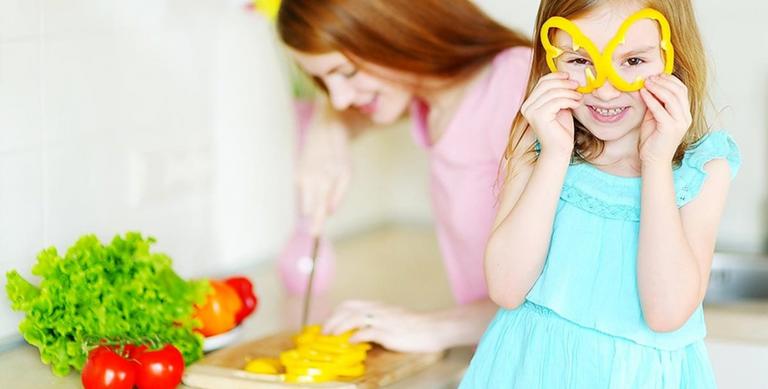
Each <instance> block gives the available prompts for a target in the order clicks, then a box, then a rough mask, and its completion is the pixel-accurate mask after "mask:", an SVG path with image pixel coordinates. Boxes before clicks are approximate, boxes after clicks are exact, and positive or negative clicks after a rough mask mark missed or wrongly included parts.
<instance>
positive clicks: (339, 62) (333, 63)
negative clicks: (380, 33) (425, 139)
mask: <svg viewBox="0 0 768 389" xmlns="http://www.w3.org/2000/svg"><path fill="white" fill-rule="evenodd" d="M291 53H292V56H293V58H294V59H295V60H296V62H297V63H298V64H299V66H300V67H301V68H302V69H304V71H305V72H307V73H308V74H310V75H312V76H314V77H317V78H318V79H320V80H321V81H322V82H323V84H324V85H325V87H326V88H327V89H328V95H329V97H330V101H331V104H332V105H333V108H335V109H337V110H339V111H344V110H347V109H349V108H354V109H357V110H358V111H360V112H361V113H363V114H364V115H366V116H368V117H369V118H370V119H371V121H373V122H374V123H379V124H388V123H392V122H394V121H396V120H397V119H399V118H400V117H401V116H402V115H403V114H404V113H405V111H406V110H407V109H408V107H409V106H410V103H411V100H412V99H413V93H412V92H411V91H410V90H409V89H408V88H406V86H405V85H407V83H408V81H412V80H409V76H407V75H405V74H403V73H401V72H396V71H393V70H390V69H386V68H382V67H380V66H376V65H373V64H366V65H365V68H366V69H370V70H373V71H374V72H375V73H376V75H374V74H372V73H371V72H370V71H366V70H363V69H360V68H359V67H358V66H357V65H355V64H354V63H353V62H352V61H350V60H349V58H347V57H346V56H344V55H343V54H341V53H339V52H331V53H325V54H308V53H302V52H298V51H294V50H291ZM395 80H399V81H401V82H396V81H395Z"/></svg>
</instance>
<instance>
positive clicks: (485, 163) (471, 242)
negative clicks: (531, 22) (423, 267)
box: [411, 47, 531, 304]
mask: <svg viewBox="0 0 768 389" xmlns="http://www.w3.org/2000/svg"><path fill="white" fill-rule="evenodd" d="M530 62H531V51H530V49H529V48H525V47H516V48H511V49H507V50H505V51H503V52H501V53H499V54H498V55H497V56H496V58H494V60H493V63H492V65H491V68H490V70H489V72H488V73H487V74H486V75H485V77H484V78H482V79H480V80H476V81H475V84H474V85H472V86H470V88H469V89H468V90H467V92H466V95H465V96H464V99H463V100H462V102H461V103H460V104H459V108H458V109H457V111H456V113H455V114H454V117H453V118H452V119H451V122H450V123H449V124H448V126H447V127H446V129H445V130H444V132H443V134H442V135H441V137H440V138H439V139H438V141H437V143H435V144H431V142H430V138H429V129H428V128H427V114H428V113H429V107H428V106H427V105H426V104H425V103H424V102H420V101H417V102H414V104H413V105H412V107H411V117H412V120H413V129H412V133H413V136H414V138H415V140H416V142H417V143H418V144H419V145H421V146H422V147H424V148H425V149H426V151H427V152H428V154H429V163H430V175H431V177H430V181H431V192H432V193H431V195H432V207H433V211H434V214H435V219H436V222H437V223H436V224H437V238H438V242H439V244H440V249H441V251H442V254H443V262H444V263H445V268H446V271H447V274H448V279H449V281H450V283H451V288H452V290H453V294H454V297H455V298H456V301H457V302H458V303H459V304H466V303H470V302H473V301H476V300H479V299H483V298H486V297H487V296H488V288H487V287H486V284H485V275H484V272H483V256H484V252H485V245H486V242H487V240H488V236H489V235H490V232H491V228H492V227H493V221H494V218H495V216H496V207H497V205H498V203H497V192H498V191H497V189H498V188H497V185H496V181H497V177H498V172H499V163H500V161H501V159H502V156H503V154H504V149H505V148H506V146H507V139H508V137H509V130H510V126H511V125H512V120H513V119H514V117H515V115H516V114H517V111H518V109H519V107H520V104H521V103H522V98H523V94H524V92H525V87H526V85H527V82H528V74H529V73H528V72H529V69H530Z"/></svg>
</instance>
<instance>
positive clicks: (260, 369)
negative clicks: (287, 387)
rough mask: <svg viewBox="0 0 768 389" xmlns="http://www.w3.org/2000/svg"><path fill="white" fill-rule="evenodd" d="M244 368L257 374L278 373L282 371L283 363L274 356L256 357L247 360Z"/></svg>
mask: <svg viewBox="0 0 768 389" xmlns="http://www.w3.org/2000/svg"><path fill="white" fill-rule="evenodd" d="M244 370H245V371H247V372H251V373H257V374H280V373H281V372H282V371H283V364H282V363H280V360H279V359H276V358H256V359H253V360H251V361H249V362H248V363H247V364H246V365H245V368H244Z"/></svg>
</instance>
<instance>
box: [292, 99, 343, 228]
mask: <svg viewBox="0 0 768 389" xmlns="http://www.w3.org/2000/svg"><path fill="white" fill-rule="evenodd" d="M316 114H317V115H316V118H314V119H313V120H312V123H311V124H310V127H309V128H308V129H307V134H306V139H305V140H304V146H303V149H302V150H301V154H300V156H299V161H298V166H297V169H296V184H297V186H298V190H299V199H300V204H301V214H302V216H304V217H306V218H309V219H310V220H311V224H310V232H311V234H312V235H314V236H316V235H318V234H319V233H320V230H321V229H322V227H323V224H324V223H325V219H326V218H327V216H328V215H330V214H332V213H333V212H334V211H335V210H336V208H337V207H338V205H339V203H340V202H341V200H342V198H343V197H344V194H346V192H347V188H348V186H349V180H350V176H351V171H352V169H351V161H350V150H349V136H348V134H347V129H346V128H345V126H344V124H343V123H342V122H341V121H339V120H333V119H332V117H333V115H330V116H331V117H329V115H326V112H323V111H320V112H316Z"/></svg>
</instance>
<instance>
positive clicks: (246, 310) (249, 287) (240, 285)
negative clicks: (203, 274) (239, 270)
mask: <svg viewBox="0 0 768 389" xmlns="http://www.w3.org/2000/svg"><path fill="white" fill-rule="evenodd" d="M224 282H226V283H227V285H229V286H231V287H232V288H233V289H235V291H236V292H237V295H238V296H240V301H242V302H243V307H242V308H240V310H239V311H237V314H236V315H235V323H236V324H240V323H241V322H242V321H243V320H245V318H246V317H248V316H250V315H251V313H253V311H255V310H256V307H258V305H259V299H258V297H256V295H255V294H254V293H253V284H251V280H249V279H248V278H245V277H230V278H227V280H226V281H224Z"/></svg>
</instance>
